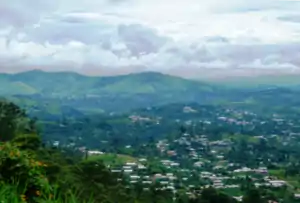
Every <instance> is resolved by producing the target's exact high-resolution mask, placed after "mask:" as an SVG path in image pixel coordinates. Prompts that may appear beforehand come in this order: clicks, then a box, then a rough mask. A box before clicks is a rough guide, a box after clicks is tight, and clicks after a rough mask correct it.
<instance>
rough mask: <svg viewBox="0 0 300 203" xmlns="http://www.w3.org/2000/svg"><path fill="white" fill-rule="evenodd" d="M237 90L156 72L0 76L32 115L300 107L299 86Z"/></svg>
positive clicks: (2, 92) (5, 92) (2, 86)
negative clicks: (171, 107)
mask: <svg viewBox="0 0 300 203" xmlns="http://www.w3.org/2000/svg"><path fill="white" fill-rule="evenodd" d="M237 87H238V88H229V87H226V86H225V85H213V84H210V83H204V82H199V81H193V80H187V79H183V78H180V77H174V76H170V75H165V74H162V73H156V72H143V73H135V74H128V75H121V76H113V77H90V76H84V75H80V74H77V73H74V72H43V71H39V70H34V71H28V72H23V73H18V74H0V96H4V97H6V98H10V99H11V100H13V101H15V102H16V103H17V104H18V105H21V106H24V107H25V108H26V109H27V110H28V111H29V112H31V114H32V115H34V116H36V115H37V116H38V115H40V112H47V113H49V114H51V115H54V116H56V115H65V114H68V115H72V116H80V115H81V114H83V113H84V114H95V113H110V112H124V111H130V110H132V109H139V108H147V107H153V106H160V105H166V104H172V103H183V104H184V103H198V104H201V105H205V104H209V105H211V104H221V105H224V104H226V105H227V104H230V105H232V104H234V105H242V106H243V105H255V106H257V105H260V106H262V107H263V106H270V105H273V106H284V105H287V104H289V105H295V106H300V100H299V99H298V95H299V92H300V86H293V88H291V86H285V87H280V86H279V85H278V86H264V87H255V86H254V87H251V88H244V87H243V84H242V83H241V85H240V86H237Z"/></svg>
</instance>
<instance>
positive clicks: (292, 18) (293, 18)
mask: <svg viewBox="0 0 300 203" xmlns="http://www.w3.org/2000/svg"><path fill="white" fill-rule="evenodd" d="M278 20H282V21H288V22H293V23H300V15H289V16H281V17H278Z"/></svg>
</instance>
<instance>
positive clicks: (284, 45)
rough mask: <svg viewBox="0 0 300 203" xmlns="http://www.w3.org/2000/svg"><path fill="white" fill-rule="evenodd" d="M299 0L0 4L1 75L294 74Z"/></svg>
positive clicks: (299, 56)
mask: <svg viewBox="0 0 300 203" xmlns="http://www.w3.org/2000/svg"><path fill="white" fill-rule="evenodd" d="M299 10H300V1H299V0H223V1H220V0H84V1H82V0H1V1H0V72H16V71H24V70H28V69H43V70H48V71H49V70H52V71H57V70H72V71H78V72H81V73H86V74H98V75H107V74H120V73H127V72H135V71H161V72H166V73H171V74H176V75H182V76H186V77H204V76H205V77H206V76H207V77H208V76H209V77H212V76H214V77H222V76H228V75H241V74H245V75H256V74H269V73H276V74H283V73H293V74H296V73H299V72H300V71H299V70H300V14H299Z"/></svg>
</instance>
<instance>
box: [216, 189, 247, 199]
mask: <svg viewBox="0 0 300 203" xmlns="http://www.w3.org/2000/svg"><path fill="white" fill-rule="evenodd" d="M221 191H222V192H224V193H225V194H227V195H229V196H236V197H238V196H242V195H243V192H242V191H241V189H240V188H224V189H222V190H221Z"/></svg>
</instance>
